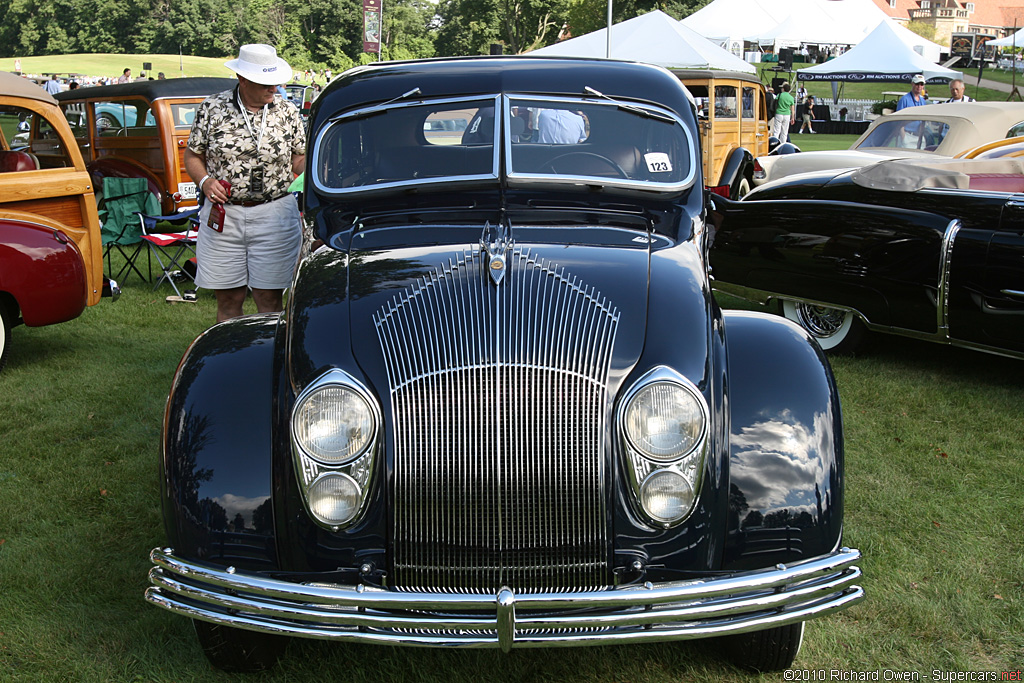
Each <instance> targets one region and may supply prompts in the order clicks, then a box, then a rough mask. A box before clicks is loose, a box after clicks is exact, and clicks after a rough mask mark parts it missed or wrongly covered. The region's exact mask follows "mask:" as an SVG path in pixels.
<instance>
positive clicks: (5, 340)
mask: <svg viewBox="0 0 1024 683" xmlns="http://www.w3.org/2000/svg"><path fill="white" fill-rule="evenodd" d="M7 318H8V316H7V311H5V310H4V307H3V306H2V305H0V370H3V369H4V366H5V365H7V352H8V351H10V350H11V321H10V320H8V319H7Z"/></svg>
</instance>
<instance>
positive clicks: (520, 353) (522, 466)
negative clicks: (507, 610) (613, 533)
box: [374, 249, 619, 592]
mask: <svg viewBox="0 0 1024 683" xmlns="http://www.w3.org/2000/svg"><path fill="white" fill-rule="evenodd" d="M618 320H619V313H618V311H617V310H616V309H615V308H614V307H613V306H612V305H611V304H610V302H608V301H607V300H605V299H604V298H603V297H602V296H601V295H600V293H599V292H597V291H595V290H594V289H593V288H588V287H587V286H586V285H584V284H583V283H582V282H580V281H578V280H577V279H576V278H573V277H572V276H571V275H569V274H567V273H565V271H564V269H562V268H559V267H557V266H555V265H553V264H551V263H549V262H546V261H543V260H540V259H536V258H534V257H532V256H531V255H530V253H529V252H528V251H525V250H519V249H513V250H512V251H511V252H510V253H509V257H508V267H507V275H506V276H505V278H504V280H503V281H502V283H501V284H500V285H495V284H494V283H493V282H492V281H491V278H490V277H489V276H488V273H487V258H486V256H483V255H481V254H480V253H479V252H477V253H466V254H464V255H463V256H462V257H461V258H458V259H452V260H451V261H449V262H448V264H447V265H446V266H445V267H443V268H439V269H438V270H437V271H435V272H434V273H432V274H431V275H430V276H428V277H426V278H424V279H423V280H422V281H420V282H419V283H418V284H417V285H415V286H413V287H411V288H409V289H408V290H406V291H404V292H403V293H402V294H400V295H398V296H397V297H395V299H394V300H393V301H392V302H391V303H390V304H389V305H388V306H386V307H384V308H383V309H381V310H380V311H378V313H377V314H376V315H375V317H374V322H375V324H376V329H377V334H378V337H379V340H380V343H381V347H382V350H383V353H384V358H385V362H386V363H387V368H388V375H389V376H388V379H389V383H390V392H391V404H392V415H393V419H392V421H391V422H392V423H391V425H390V428H391V430H392V434H393V444H394V478H393V480H392V482H391V484H392V486H393V494H394V495H393V501H394V511H395V517H394V534H395V538H394V577H393V578H394V581H393V585H394V586H395V587H396V588H399V589H406V590H427V591H429V590H446V591H452V590H456V591H466V592H494V591H496V590H497V589H498V588H500V587H501V586H508V587H510V588H512V589H513V590H516V591H532V590H542V589H544V590H576V589H584V588H597V587H601V586H606V585H608V584H609V583H610V576H609V571H610V570H609V567H608V554H609V549H608V538H607V536H608V529H607V521H606V514H605V494H604V491H603V486H604V478H605V472H604V460H603V456H602V454H603V452H604V447H605V423H606V418H607V402H608V396H607V389H606V384H607V375H608V368H609V365H610V361H611V350H612V344H613V342H614V338H615V331H616V327H617V325H618Z"/></svg>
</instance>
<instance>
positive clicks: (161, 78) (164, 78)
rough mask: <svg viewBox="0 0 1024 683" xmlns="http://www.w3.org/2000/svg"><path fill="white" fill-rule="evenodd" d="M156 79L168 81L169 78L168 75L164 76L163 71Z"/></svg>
mask: <svg viewBox="0 0 1024 683" xmlns="http://www.w3.org/2000/svg"><path fill="white" fill-rule="evenodd" d="M156 80H158V81H166V80H167V76H164V72H163V71H161V72H160V73H158V74H157V75H156Z"/></svg>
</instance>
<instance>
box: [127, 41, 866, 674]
mask: <svg viewBox="0 0 1024 683" xmlns="http://www.w3.org/2000/svg"><path fill="white" fill-rule="evenodd" d="M310 124H311V125H310V139H309V147H310V153H309V155H308V163H307V169H306V181H307V185H306V196H305V214H304V215H305V218H306V220H307V221H308V222H309V223H310V224H311V225H312V226H313V228H314V230H315V234H316V236H317V237H318V238H319V239H320V240H322V241H323V242H324V246H322V247H320V248H318V249H317V250H315V251H314V252H313V253H312V254H311V255H310V256H309V257H308V258H307V259H305V260H304V261H303V262H302V263H301V265H300V266H299V268H298V272H297V274H296V277H295V280H294V287H293V288H292V289H291V293H290V296H289V301H288V306H287V311H286V312H285V313H284V314H283V315H257V316H251V317H243V318H238V319H235V320H232V321H228V322H226V323H223V324H220V325H217V326H215V327H213V328H211V329H210V330H209V331H207V332H206V333H204V334H203V335H202V336H201V337H200V338H198V339H197V340H196V341H195V342H194V344H193V345H192V346H191V348H189V350H188V351H187V353H186V354H185V357H184V358H183V360H182V362H181V365H180V367H179V369H178V372H177V374H176V376H175V379H174V384H173V387H172V390H171V394H170V398H169V401H168V404H167V412H166V419H165V432H164V436H163V441H162V459H163V482H162V483H163V510H164V516H165V521H166V530H167V535H168V538H169V547H167V548H159V549H156V550H154V551H153V553H152V561H153V563H154V565H155V567H154V568H153V570H152V572H151V575H150V578H151V582H152V584H153V585H152V587H150V588H149V589H148V591H147V593H146V597H147V599H148V600H149V601H150V602H152V603H154V604H157V605H159V606H161V607H164V608H166V609H168V610H170V611H172V612H176V613H179V614H182V615H185V616H188V617H191V618H192V619H194V620H195V625H196V630H197V632H198V634H199V639H200V642H201V644H202V646H203V649H204V650H205V652H206V654H207V656H208V657H209V658H210V659H211V661H212V662H213V663H214V664H216V665H217V666H220V667H222V668H228V669H257V668H261V667H265V666H268V665H270V664H272V663H273V662H274V661H275V659H276V658H277V656H278V655H279V653H280V648H281V644H282V643H281V639H280V638H279V636H281V635H288V636H300V637H309V638H322V639H337V640H340V641H360V642H368V643H385V644H401V645H419V646H443V647H467V648H479V647H491V648H501V649H503V650H506V651H507V650H509V649H510V648H518V647H551V646H566V645H597V644H611V643H630V642H644V641H673V640H680V639H692V638H707V637H715V636H718V637H721V638H720V639H719V640H720V642H721V643H724V645H725V650H726V651H727V652H731V654H732V657H733V658H734V659H735V661H737V662H738V663H740V664H742V665H746V666H750V667H753V668H757V669H775V668H780V667H786V666H788V665H789V664H790V663H791V662H792V661H793V658H794V657H795V656H796V653H797V650H798V649H799V645H800V642H801V637H802V634H803V624H804V622H805V621H806V620H808V619H811V618H814V617H818V616H822V615H825V614H829V613H832V612H835V611H836V610H839V609H842V608H844V607H847V606H849V605H851V604H853V603H855V602H857V601H858V600H860V599H861V598H862V597H863V591H862V590H861V588H860V587H859V586H858V585H857V582H858V579H859V577H860V571H859V569H858V568H857V567H856V563H857V561H858V558H859V557H860V555H859V553H858V552H857V551H856V550H851V549H849V548H845V547H842V543H841V536H842V529H843V488H844V474H843V431H842V420H841V414H840V404H839V398H838V394H837V393H836V387H835V383H834V380H833V377H832V374H831V371H830V369H829V365H828V362H827V361H826V360H825V357H824V356H823V355H822V352H821V350H820V349H819V348H818V346H817V345H816V344H815V343H814V341H813V339H811V338H810V337H809V336H808V335H807V334H806V333H805V332H804V331H803V330H801V329H800V328H799V327H798V326H796V325H794V324H792V323H790V322H789V321H786V320H783V319H781V318H779V317H777V316H771V315H766V314H760V313H749V312H735V313H724V312H723V311H722V310H720V309H719V307H718V306H717V305H716V304H715V301H714V299H713V298H712V296H711V291H710V287H709V283H708V277H707V267H706V247H705V238H706V232H705V225H704V216H705V210H706V206H705V201H706V195H705V192H704V183H703V178H702V177H701V165H700V150H699V148H698V140H699V137H698V129H697V121H696V117H695V111H694V107H693V103H692V100H691V98H690V97H689V95H688V93H687V91H686V90H685V88H684V87H683V86H682V85H681V84H680V83H679V81H678V79H676V78H674V77H673V76H672V75H671V74H670V73H668V72H667V71H664V70H662V69H659V68H655V67H649V66H642V65H638V64H629V63H619V62H610V61H585V60H564V59H541V58H474V59H450V60H440V61H426V62H406V63H401V62H394V63H386V64H380V65H372V66H367V67H360V68H357V69H354V70H352V71H350V72H347V73H346V74H344V75H342V76H341V77H339V78H338V79H336V80H335V81H334V82H333V83H332V84H331V86H330V87H329V88H328V89H327V90H326V91H325V92H324V93H323V94H322V95H321V96H320V97H319V98H318V99H317V100H316V102H315V104H314V105H313V108H312V112H311V116H310ZM200 239H202V235H200Z"/></svg>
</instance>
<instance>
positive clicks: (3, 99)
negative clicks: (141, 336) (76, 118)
mask: <svg viewBox="0 0 1024 683" xmlns="http://www.w3.org/2000/svg"><path fill="white" fill-rule="evenodd" d="M26 124H27V125H28V126H34V127H35V129H36V130H38V131H44V132H45V134H46V137H47V139H48V140H50V141H51V143H52V151H51V153H50V154H46V155H36V154H33V153H31V152H28V151H24V150H14V149H12V148H11V147H12V145H11V139H12V138H13V137H14V136H15V135H17V134H18V130H19V125H22V126H24V125H26ZM102 255H103V247H102V245H101V243H100V224H99V219H98V217H97V214H96V200H95V198H94V196H93V189H92V182H91V181H90V179H89V174H88V172H87V171H86V169H85V162H84V161H83V159H82V156H81V155H80V154H79V153H78V147H77V146H76V145H75V144H74V138H72V137H71V131H70V130H69V128H68V123H67V121H66V120H65V119H64V116H63V115H62V114H61V111H60V109H59V108H58V107H57V102H56V100H54V99H53V97H52V96H50V95H49V94H48V93H47V92H46V91H45V90H43V89H42V88H40V87H39V86H37V85H36V84H34V83H32V82H31V81H28V80H26V79H24V78H20V77H18V76H15V75H14V74H10V73H5V72H0V368H3V366H4V364H5V363H6V362H7V357H8V351H9V350H10V345H11V328H12V327H14V326H15V325H18V324H21V323H24V324H25V325H27V326H29V327H37V326H41V325H52V324H55V323H60V322H65V321H67V320H71V319H73V318H76V317H78V316H79V315H80V314H81V313H82V311H83V310H85V307H86V306H91V305H93V304H95V303H97V302H98V301H99V300H100V296H101V295H102V292H103V287H104V280H103V261H102ZM115 289H116V288H115Z"/></svg>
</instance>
